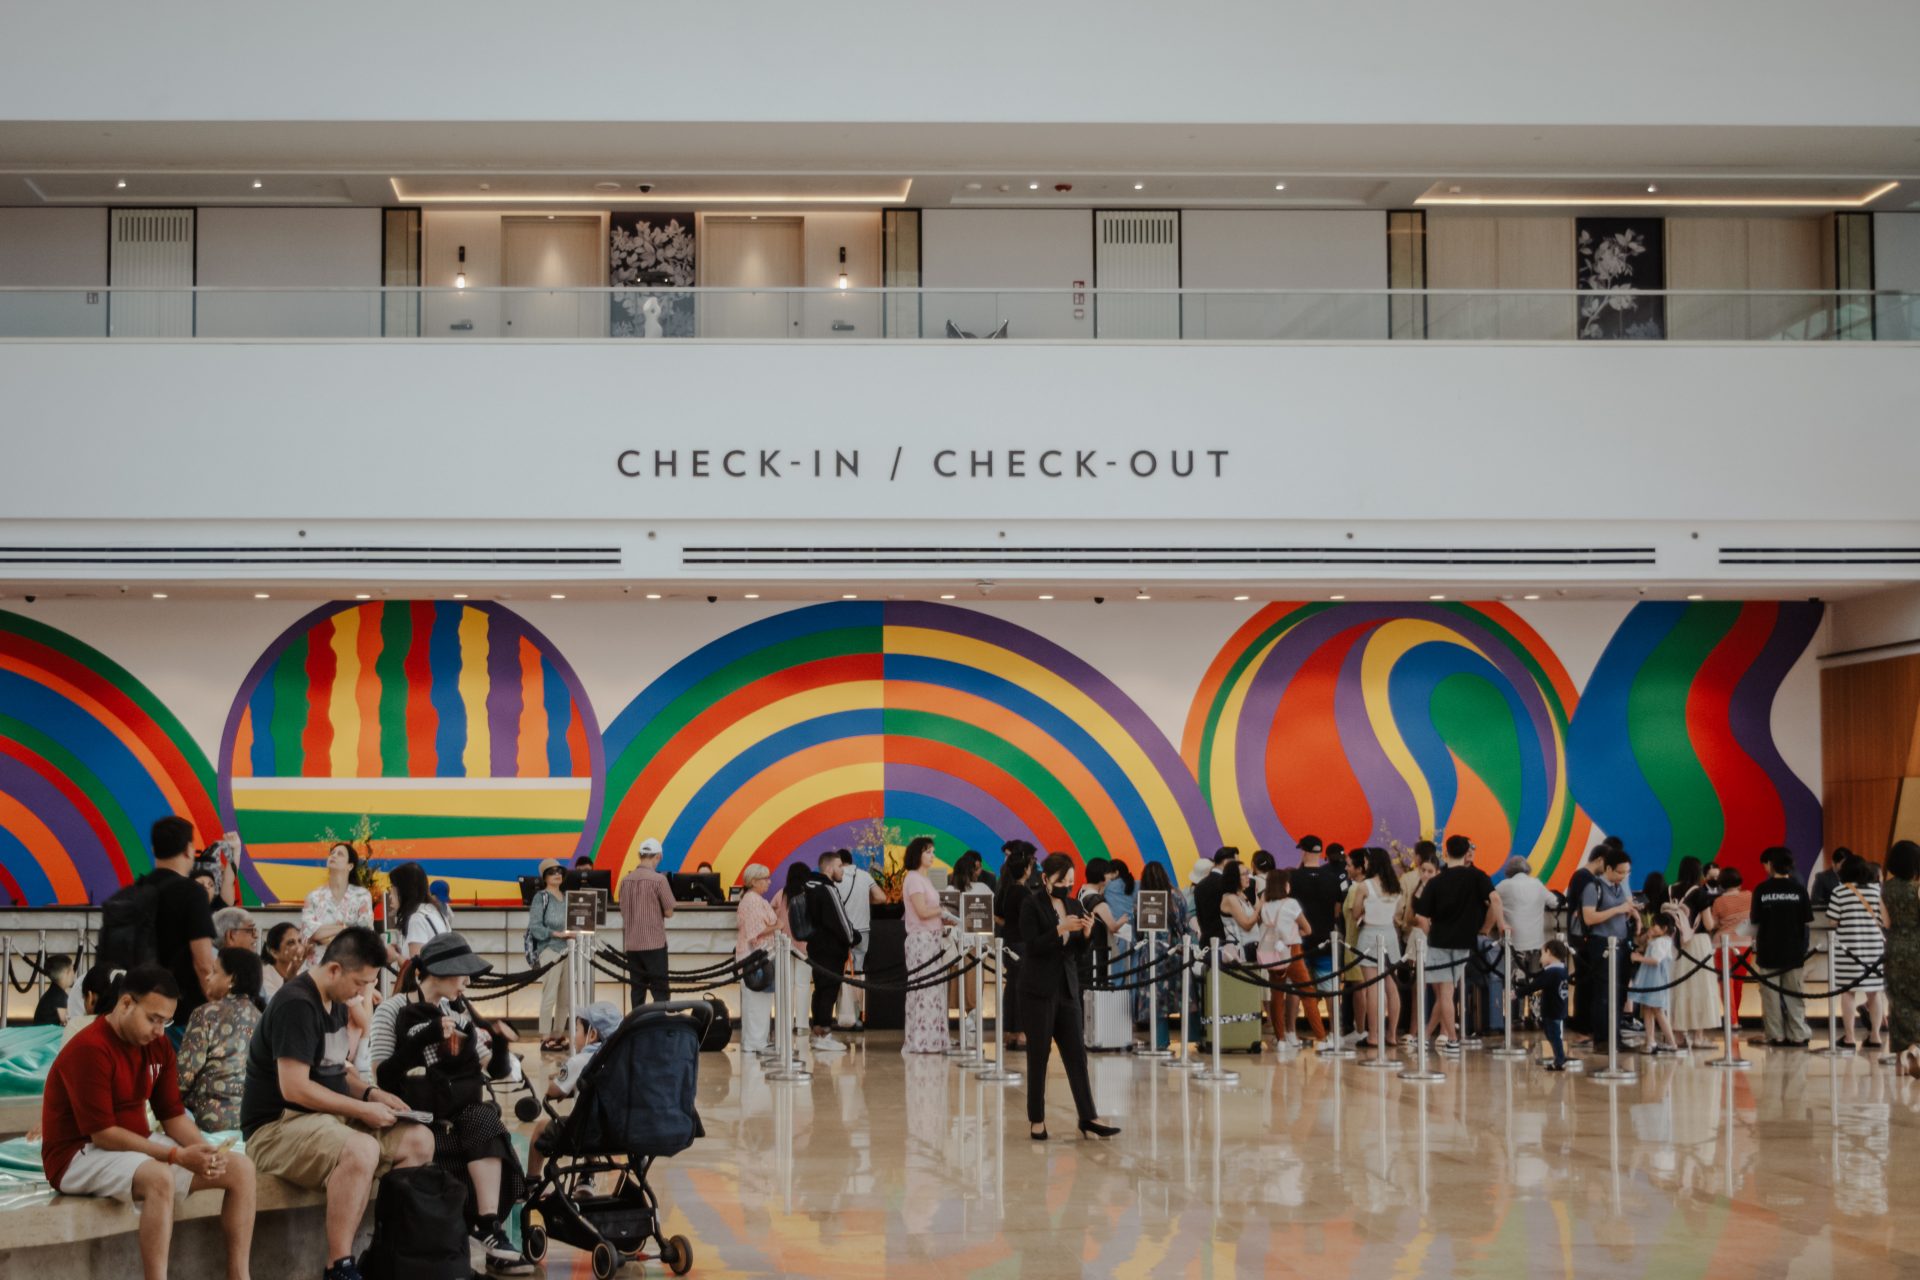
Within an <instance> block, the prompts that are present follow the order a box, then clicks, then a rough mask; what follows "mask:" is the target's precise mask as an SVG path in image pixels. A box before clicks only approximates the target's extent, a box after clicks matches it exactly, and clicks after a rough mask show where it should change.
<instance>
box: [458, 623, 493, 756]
mask: <svg viewBox="0 0 1920 1280" xmlns="http://www.w3.org/2000/svg"><path fill="white" fill-rule="evenodd" d="M460 701H461V702H462V703H463V704H465V706H466V709H467V749H466V751H465V752H464V753H463V754H462V756H461V763H462V764H463V765H464V766H465V768H466V771H467V776H468V777H469V778H484V777H487V776H488V775H490V774H491V773H492V772H493V728H492V726H491V725H489V724H488V723H487V615H486V614H484V613H482V612H480V611H479V610H478V609H462V610H461V611H460Z"/></svg>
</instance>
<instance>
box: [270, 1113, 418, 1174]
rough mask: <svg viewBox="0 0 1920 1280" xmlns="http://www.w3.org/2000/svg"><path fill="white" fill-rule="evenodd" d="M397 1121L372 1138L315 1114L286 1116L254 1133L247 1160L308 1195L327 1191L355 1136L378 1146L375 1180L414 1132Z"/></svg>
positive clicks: (342, 1122) (369, 1131) (367, 1131)
mask: <svg viewBox="0 0 1920 1280" xmlns="http://www.w3.org/2000/svg"><path fill="white" fill-rule="evenodd" d="M415 1127H416V1126H414V1125H413V1124H411V1123H410V1122H408V1121H405V1120H403V1121H401V1122H400V1123H399V1124H396V1125H394V1126H393V1127H392V1128H391V1129H387V1130H384V1131H379V1132H376V1131H375V1130H372V1129H368V1128H366V1127H364V1126H362V1125H359V1124H355V1123H354V1122H353V1121H351V1120H348V1119H346V1118H345V1117H343V1116H330V1115H323V1114H321V1113H320V1112H317V1111H289V1112H286V1113H285V1114H284V1115H282V1117H281V1118H280V1119H278V1120H274V1121H270V1122H269V1123H267V1124H264V1125H261V1126H260V1127H259V1128H258V1129H256V1130H254V1133H253V1136H252V1137H251V1138H248V1139H247V1155H248V1156H249V1157H250V1158H251V1159H252V1160H253V1167H254V1168H255V1169H256V1170H257V1171H259V1172H260V1173H270V1174H273V1175H274V1176H275V1177H278V1178H285V1179H286V1180H287V1181H288V1182H291V1183H292V1184H293V1185H294V1186H296V1187H305V1188H306V1189H307V1190H309V1191H321V1190H324V1189H325V1188H326V1185H327V1179H328V1178H330V1177H332V1176H333V1169H334V1166H335V1165H337V1164H339V1163H340V1152H341V1151H342V1150H343V1149H345V1147H346V1145H347V1139H349V1138H351V1137H352V1136H353V1135H354V1134H356V1133H365V1134H369V1135H371V1136H372V1137H374V1138H377V1139H378V1140H379V1142H380V1163H379V1164H378V1165H377V1166H376V1167H375V1169H374V1176H375V1177H379V1176H380V1175H381V1174H383V1173H385V1172H386V1171H387V1170H389V1169H391V1168H392V1167H393V1158H394V1154H395V1153H396V1152H397V1151H398V1150H399V1149H400V1143H401V1142H402V1141H404V1140H405V1135H406V1132H407V1130H409V1129H411V1128H415Z"/></svg>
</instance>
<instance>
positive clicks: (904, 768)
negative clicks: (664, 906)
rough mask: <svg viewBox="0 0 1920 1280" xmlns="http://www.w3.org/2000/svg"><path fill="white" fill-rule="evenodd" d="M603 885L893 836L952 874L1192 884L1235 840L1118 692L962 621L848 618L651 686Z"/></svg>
mask: <svg viewBox="0 0 1920 1280" xmlns="http://www.w3.org/2000/svg"><path fill="white" fill-rule="evenodd" d="M607 756H608V761H609V764H608V772H607V780H608V795H609V797H610V798H611V803H610V804H609V806H608V811H607V820H606V828H605V831H604V832H603V834H602V838H601V843H600V848H599V853H598V865H600V866H601V867H604V868H608V869H612V870H615V871H620V870H623V869H624V868H625V865H626V863H627V861H628V859H629V858H630V857H631V855H632V851H633V849H634V848H635V847H636V846H637V845H638V843H639V841H640V840H641V839H643V838H646V837H653V838H657V839H660V840H662V841H663V842H664V843H665V847H666V857H665V859H664V862H663V865H665V866H667V867H669V868H673V867H694V866H698V865H699V864H701V863H703V862H710V863H712V864H713V865H714V869H715V870H716V871H717V872H719V873H720V874H721V876H722V877H723V878H724V879H726V880H732V879H733V878H735V877H736V876H737V875H738V874H739V872H740V871H741V869H742V868H744V867H745V866H746V865H747V864H748V863H749V862H759V863H763V864H765V865H767V866H770V867H776V868H777V867H779V866H780V865H781V864H782V863H783V862H785V861H787V860H788V859H790V858H793V857H796V856H797V857H804V858H807V859H808V860H811V859H812V858H813V857H814V856H815V855H817V854H818V853H819V852H820V851H822V850H825V849H831V848H837V847H849V848H851V847H855V846H857V845H860V844H862V843H864V840H863V835H862V833H863V831H864V830H867V829H870V825H871V824H872V823H873V822H874V821H875V820H876V819H879V820H882V821H884V822H885V823H886V824H888V825H893V826H897V827H898V830H899V833H900V835H901V837H903V838H906V837H911V836H913V835H917V834H926V835H931V836H933V837H934V839H935V852H936V855H937V856H938V857H939V858H940V859H941V860H943V861H945V862H948V863H951V862H952V861H953V860H954V859H955V858H956V857H957V856H959V854H960V853H961V852H963V851H964V850H966V849H977V850H978V851H979V852H980V853H981V854H982V855H983V856H984V857H985V858H986V859H987V861H988V863H989V865H995V864H997V862H998V860H999V856H1000V846H1001V844H1002V842H1004V841H1006V840H1010V839H1015V838H1020V839H1026V840H1031V841H1033V843H1034V844H1035V845H1037V846H1038V847H1039V848H1040V849H1042V850H1043V851H1045V850H1062V851H1066V852H1071V853H1075V854H1077V855H1078V856H1079V857H1081V858H1082V859H1087V858H1093V857H1107V858H1120V859H1124V860H1125V861H1126V862H1127V863H1129V864H1130V865H1131V866H1134V867H1136V868H1138V867H1141V866H1143V865H1144V864H1145V863H1147V862H1150V861H1159V862H1162V863H1165V864H1167V865H1168V866H1169V867H1170V868H1171V869H1173V870H1174V871H1175V872H1176V873H1184V872H1185V870H1186V869H1187V868H1188V867H1190V866H1191V865H1192V863H1193V860H1194V858H1195V857H1196V856H1197V855H1198V853H1199V851H1200V849H1201V847H1202V846H1206V847H1207V848H1209V849H1210V848H1211V847H1212V844H1213V842H1214V840H1215V833H1214V828H1213V821H1212V818H1211V816H1210V815H1209V814H1208V813H1207V811H1206V808H1205V806H1204V804H1203V803H1202V802H1201V799H1200V794H1199V791H1198V790H1197V789H1196V788H1195V787H1194V785H1193V780H1192V778H1191V777H1190V776H1189V775H1188V774H1187V771H1186V770H1185V769H1184V768H1183V767H1182V766H1181V763H1180V759H1179V756H1178V754H1177V753H1176V752H1175V751H1174V749H1173V746H1172V744H1171V743H1169V742H1168V741H1167V740H1166V738H1165V736H1164V735H1163V734H1162V733H1161V732H1160V731H1159V729H1158V728H1156V727H1155V726H1154V724H1153V723H1152V721H1150V720H1149V719H1148V718H1147V716H1146V714H1145V713H1144V712H1143V711H1142V710H1141V709H1140V707H1139V706H1138V705H1136V704H1135V703H1134V702H1133V700H1132V699H1131V698H1129V697H1127V695H1126V694H1124V693H1122V692H1121V691H1120V689H1119V687H1118V686H1117V685H1115V684H1114V683H1113V682H1112V681H1111V680H1109V679H1108V678H1107V677H1105V676H1104V675H1101V674H1100V673H1099V672H1098V671H1095V670H1094V669H1093V668H1092V667H1091V666H1089V665H1088V664H1087V663H1086V662H1084V661H1082V660H1081V659H1079V658H1077V657H1075V656H1074V655H1073V654H1071V653H1069V652H1067V651H1066V650H1065V649H1062V648H1061V647H1060V646H1059V645H1056V644H1054V643H1053V642H1052V641H1050V640H1046V639H1044V638H1042V637H1040V636H1038V635H1035V634H1034V633H1033V632H1031V631H1028V630H1027V629H1025V628H1024V627H1020V626H1017V625H1015V624H1013V623H1010V622H1006V621H1002V620H1000V619H997V618H994V617H991V616H989V615H986V614H982V613H978V612H975V611H973V610H969V609H962V608H957V607H954V606H950V605H941V604H926V603H891V602H889V603H877V602H876V603H869V602H864V601H862V602H857V603H846V602H842V603H833V604H822V605H812V606H808V607H806V608H800V609H795V610H792V611H790V612H786V613H781V614H778V615H775V616H774V617H771V618H767V619H764V620H762V621H759V622H754V623H751V624H749V625H747V626H745V627H742V628H740V629H739V630H737V631H734V632H732V633H730V634H728V635H726V636H723V637H721V638H720V639H718V640H715V641H714V642H713V643H711V644H709V645H707V646H705V647H704V648H702V649H700V650H699V651H698V652H696V653H694V654H692V655H691V656H689V657H688V658H686V659H685V660H684V661H682V662H680V663H679V664H678V665H676V666H675V667H673V669H672V670H670V671H668V672H667V673H666V674H665V675H663V676H661V677H660V678H659V679H658V680H656V681H654V683H653V684H651V685H649V686H648V687H647V688H646V689H645V690H644V691H643V692H642V693H641V694H640V696H639V697H638V698H636V699H635V700H634V701H633V703H632V704H631V705H630V706H628V707H627V709H626V710H625V711H623V712H621V714H620V716H619V717H618V718H617V719H616V720H615V721H614V722H613V724H612V725H611V727H610V728H609V729H608V731H607Z"/></svg>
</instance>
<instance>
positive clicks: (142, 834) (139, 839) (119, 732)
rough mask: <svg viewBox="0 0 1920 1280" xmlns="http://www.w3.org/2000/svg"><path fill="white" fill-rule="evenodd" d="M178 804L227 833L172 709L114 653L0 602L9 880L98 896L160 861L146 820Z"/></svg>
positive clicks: (0, 853)
mask: <svg viewBox="0 0 1920 1280" xmlns="http://www.w3.org/2000/svg"><path fill="white" fill-rule="evenodd" d="M170 813H178V814H181V815H183V816H185V817H188V818H191V819H192V820H193V823H194V826H195V827H196V828H197V829H198V835H199V838H200V839H201V841H202V842H203V843H207V844H211V843H212V842H213V841H214V840H215V839H217V838H218V837H219V835H220V831H221V826H220V818H219V815H218V814H217V812H216V811H215V809H214V805H213V770H212V769H211V768H209V767H208V764H207V758H206V756H205V754H204V753H203V752H202V751H201V750H200V747H199V745H198V744H196V743H195V742H194V740H193V739H192V738H191V737H189V736H188V735H187V733H186V731H185V730H184V729H183V728H182V727H181V726H180V722H179V721H178V720H176V719H174V716H173V713H172V712H171V711H169V710H168V709H167V708H166V706H165V705H164V704H163V703H161V701H160V700H159V699H158V698H156V697H154V696H153V694H152V693H150V692H149V691H148V690H147V688H146V686H145V685H143V684H141V683H140V682H139V681H138V680H136V679H134V677H133V676H132V675H131V674H129V673H128V672H127V671H126V670H125V669H124V668H122V667H121V666H120V665H119V664H117V663H115V662H114V661H113V660H112V659H110V658H108V657H107V656H106V655H105V654H103V653H101V652H99V651H98V650H96V649H93V648H90V647H88V646H87V645H85V644H83V643H81V642H80V641H79V640H77V639H75V638H74V637H72V636H70V635H68V634H66V633H65V632H64V631H59V630H56V629H55V628H53V627H49V626H44V625H42V624H41V623H39V622H36V621H34V620H33V619H31V618H25V617H22V616H20V615H19V614H17V613H7V612H4V611H0V892H4V893H5V894H6V895H7V896H8V898H9V900H10V901H12V902H15V903H19V904H23V905H27V906H36V907H38V906H48V905H51V904H53V903H56V902H59V903H78V902H89V901H91V902H99V901H101V900H103V899H104V898H106V897H107V896H108V895H110V894H111V893H112V892H113V891H114V890H115V889H116V888H118V887H119V886H121V885H123V884H126V883H128V882H129V881H130V880H131V879H132V878H133V877H134V876H135V875H138V874H140V873H141V872H144V871H146V870H148V869H149V868H150V867H151V866H152V859H151V856H150V855H149V853H148V844H147V829H148V828H149V827H151V826H152V825H153V822H154V820H155V819H156V818H163V817H165V816H167V815H168V814H170ZM249 887H250V888H254V889H257V887H258V886H257V885H250V886H249Z"/></svg>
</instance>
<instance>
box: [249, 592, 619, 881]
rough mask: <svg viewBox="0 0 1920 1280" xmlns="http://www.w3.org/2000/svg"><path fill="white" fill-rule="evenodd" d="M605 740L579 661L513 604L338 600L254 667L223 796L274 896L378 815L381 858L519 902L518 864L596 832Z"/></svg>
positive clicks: (317, 867) (579, 845)
mask: <svg viewBox="0 0 1920 1280" xmlns="http://www.w3.org/2000/svg"><path fill="white" fill-rule="evenodd" d="M600 750H601V745H600V734H599V730H598V726H597V725H596V723H595V721H594V716H593V708H592V707H591V705H590V704H589V703H588V701H587V698H586V694H585V692H584V691H583V690H582V689H581V687H580V682H579V680H578V679H577V678H576V677H575V676H574V673H573V669H572V668H571V667H569V666H568V665H567V663H566V661H565V659H563V658H562V657H561V656H560V654H559V653H558V651H556V650H555V649H554V648H553V646H552V645H551V644H550V643H549V642H548V641H547V639H546V637H545V636H543V635H541V634H540V633H539V632H538V631H536V630H535V629H534V628H533V627H532V626H530V625H529V624H528V623H527V622H526V621H525V620H524V619H522V618H521V617H520V616H519V615H518V614H516V613H514V612H513V611H512V610H510V609H508V608H506V607H504V606H502V605H498V604H492V603H471V604H469V603H463V602H461V601H447V600H439V601H435V600H413V601H392V602H388V601H376V602H373V603H367V604H354V603H352V602H336V603H333V604H328V605H324V606H322V607H321V608H319V609H316V610H315V611H314V612H312V613H310V614H308V615H307V616H306V617H304V618H302V619H301V620H300V621H299V622H296V623H295V624H294V625H293V626H292V627H290V628H289V629H288V630H287V631H286V632H284V633H283V634H282V635H281V636H280V637H279V639H277V640H276V641H275V642H274V643H273V645H271V646H270V647H269V648H268V650H267V652H266V653H265V654H263V655H262V656H261V658H260V660H259V661H258V662H256V663H255V664H254V666H253V670H252V671H251V672H249V673H248V675H247V678H246V681H245V682H244V683H243V684H242V686H241V689H240V694H239V696H238V697H237V698H236V699H235V701H234V704H233V709H232V711H231V712H230V713H229V714H228V717H227V726H226V732H225V733H224V734H223V735H222V738H221V743H220V759H221V760H222V761H223V762H225V764H226V769H225V772H224V773H223V774H222V777H221V779H220V804H221V808H222V810H223V811H224V812H226V813H229V814H231V815H233V817H234V819H235V821H236V822H237V824H238V825H237V827H236V830H238V831H239V833H240V835H241V837H242V839H244V840H245V841H246V844H247V847H248V849H249V851H250V852H251V853H252V855H253V857H254V859H255V861H256V863H257V865H259V867H260V868H261V871H262V873H263V874H264V875H265V877H266V879H267V882H268V884H269V885H270V886H271V887H272V889H273V890H274V892H275V893H276V894H278V895H279V896H280V897H281V898H282V899H288V900H291V899H297V898H299V897H300V896H302V895H303V894H304V893H306V892H307V890H309V889H311V888H313V887H314V886H315V885H317V884H318V883H319V881H320V877H321V875H322V874H323V871H322V865H323V861H324V855H325V848H324V846H323V844H322V842H323V841H324V840H325V839H327V838H328V836H329V834H331V836H333V837H345V836H350V835H352V834H354V833H355V832H356V830H358V829H360V828H361V827H362V826H363V825H370V826H371V828H372V836H373V841H374V847H375V850H376V857H377V858H379V859H380V860H382V861H384V862H388V863H394V862H400V861H406V860H412V861H416V862H419V863H420V864H421V865H422V866H424V867H425V868H426V870H427V873H428V875H430V876H433V877H436V878H440V879H444V880H446V881H447V882H448V887H449V889H450V890H451V892H452V894H453V896H454V897H455V898H456V899H458V900H462V901H481V902H489V901H491V902H498V901H503V900H509V899H511V900H513V901H518V898H519V893H518V890H517V888H516V887H515V884H514V880H515V877H517V876H522V875H527V874H530V873H531V872H532V869H533V867H534V866H535V865H536V863H537V862H538V860H540V859H542V858H558V859H560V860H561V861H563V862H567V861H571V860H572V859H573V857H574V856H575V855H576V854H577V853H579V852H582V851H584V849H585V848H586V847H588V842H589V840H590V837H591V834H592V833H593V832H594V831H596V830H597V829H598V827H599V812H598V810H599V803H600V792H599V788H598V785H597V783H598V780H599V778H600V774H601V755H600ZM363 819H364V824H363Z"/></svg>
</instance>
